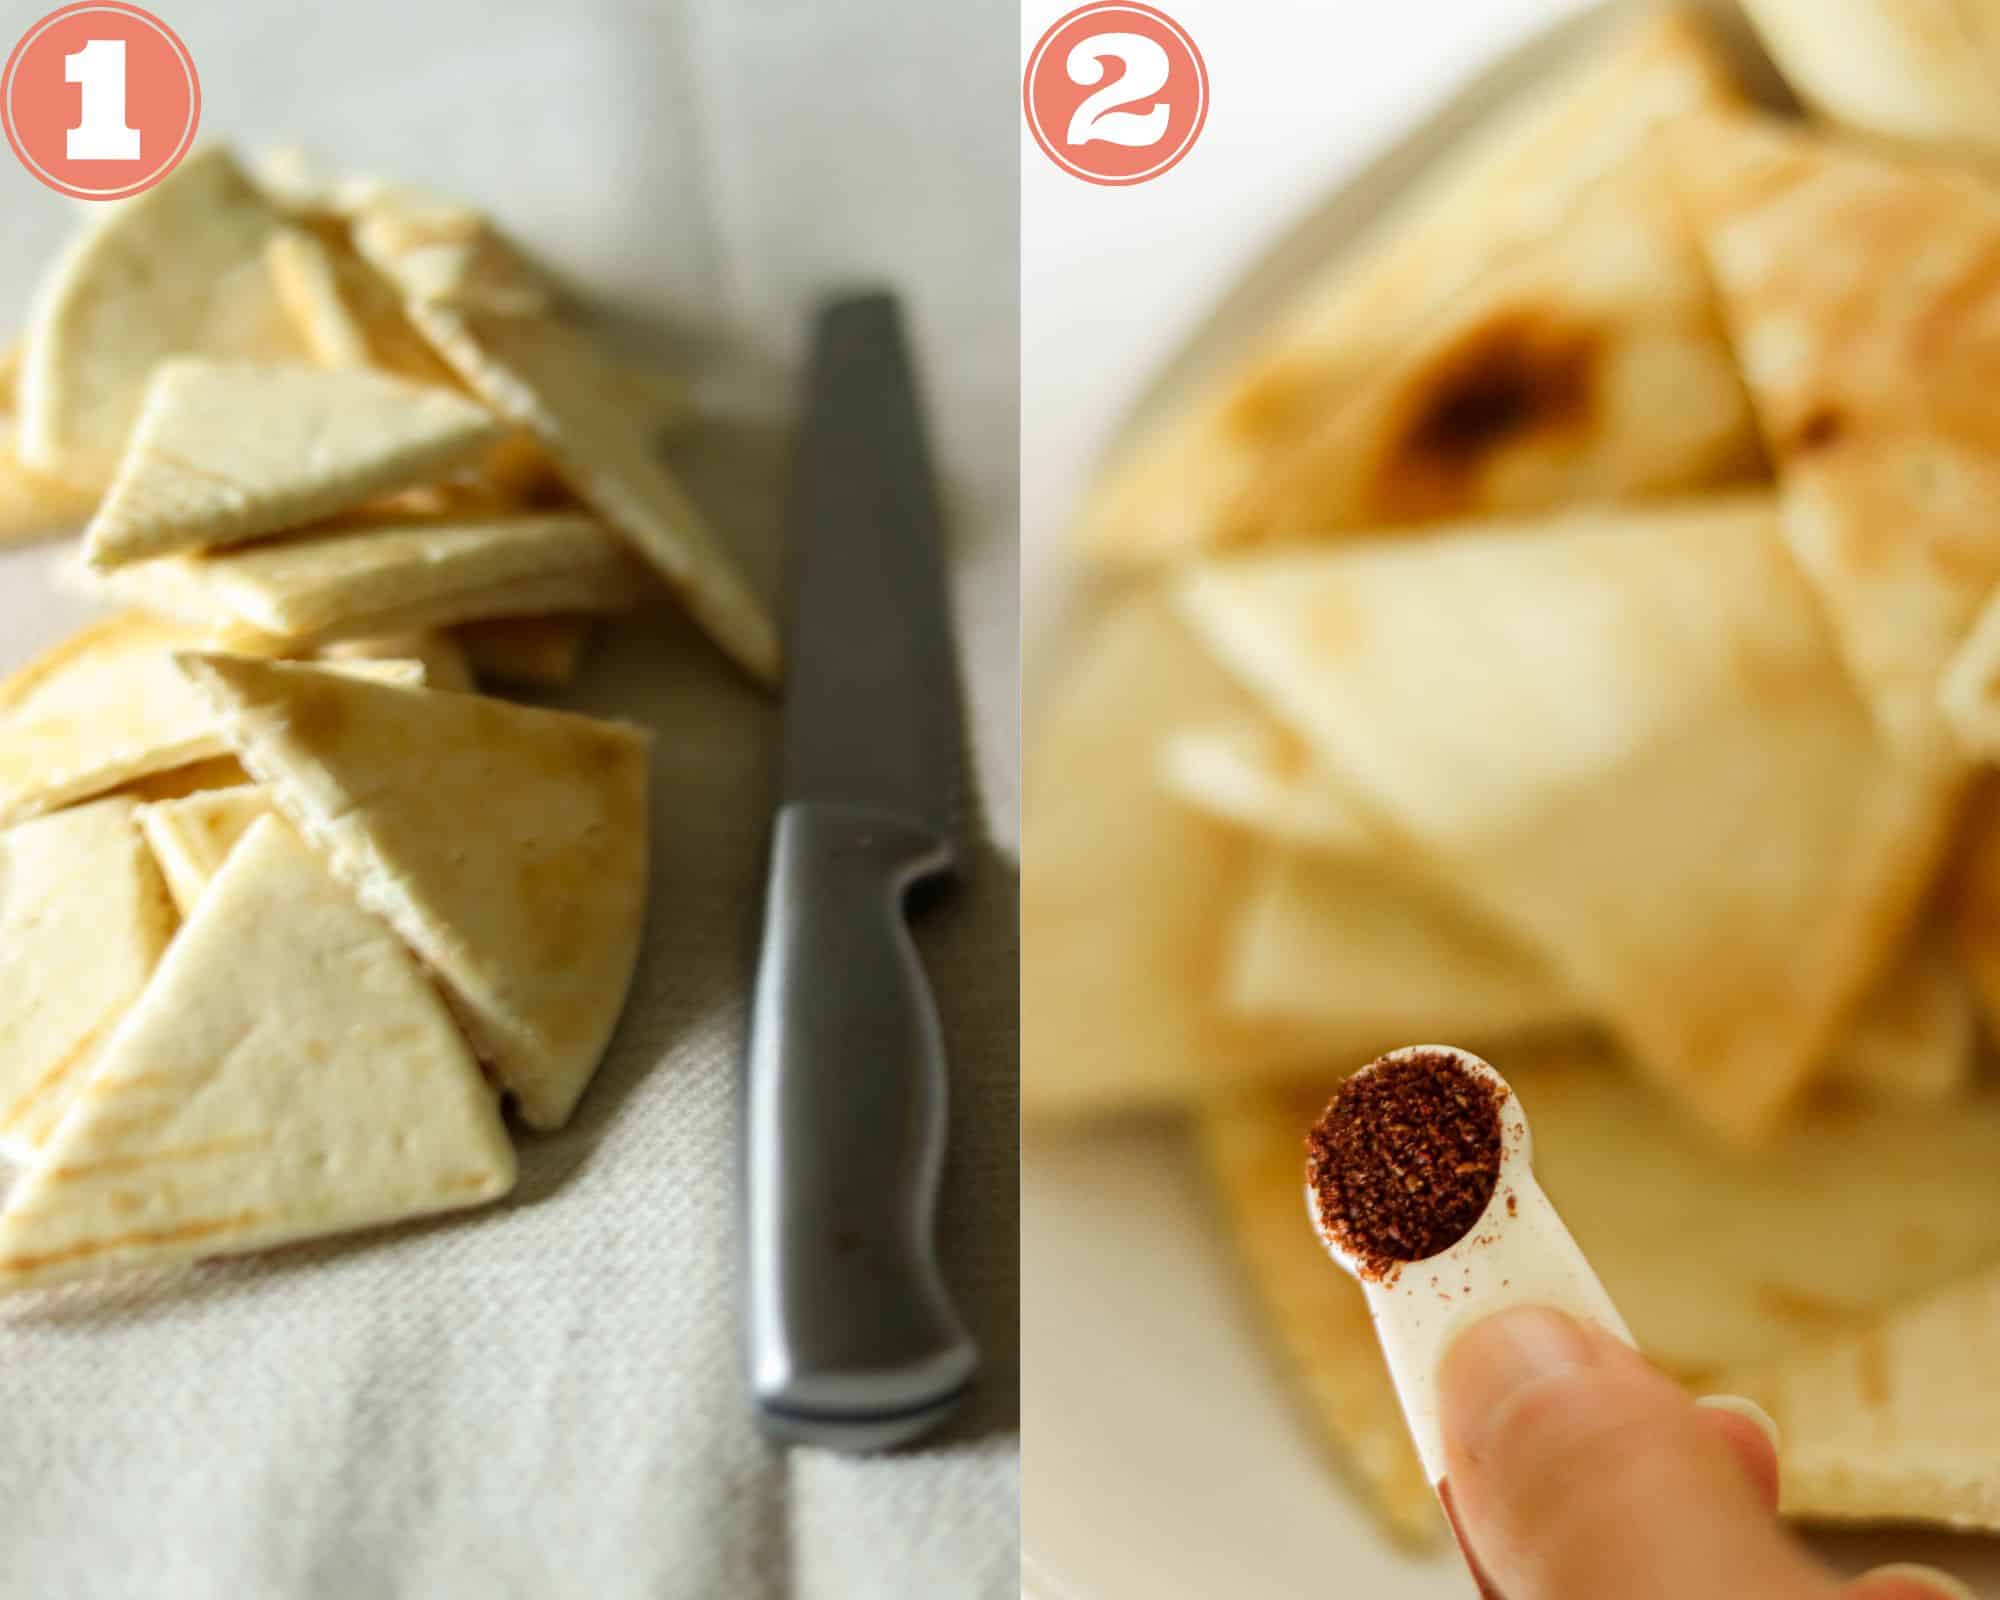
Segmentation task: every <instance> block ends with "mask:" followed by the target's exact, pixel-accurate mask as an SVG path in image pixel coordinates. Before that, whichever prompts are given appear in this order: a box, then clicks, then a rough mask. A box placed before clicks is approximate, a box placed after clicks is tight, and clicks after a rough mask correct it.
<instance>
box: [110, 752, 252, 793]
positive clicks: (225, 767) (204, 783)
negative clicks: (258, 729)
mask: <svg viewBox="0 0 2000 1600" xmlns="http://www.w3.org/2000/svg"><path fill="white" fill-rule="evenodd" d="M249 782H250V774H249V773H247V772H245V771H244V770H243V763H242V762H240V761H238V760H237V759H236V758H235V757H234V756H214V757H212V758H211V759H209V760H207V761H197V762H195V763H193V765H191V766H185V767H174V768H171V769H170V770H168V771H166V772H149V773H147V774H146V776H145V777H143V778H134V779H133V780H132V781H131V782H130V783H121V784H120V785H119V786H118V787H117V789H115V790H114V791H113V793H115V794H123V795H130V796H131V797H132V798H133V799H134V800H137V801H140V802H141V803H142V804H150V803H152V802H153V801H155V800H184V799H186V798H187V797H188V796H189V795H191V794H207V793H209V792H210V791H211V790H215V789H237V788H241V787H242V786H243V785H245V784H247V783H249Z"/></svg>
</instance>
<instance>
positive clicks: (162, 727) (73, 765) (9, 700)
mask: <svg viewBox="0 0 2000 1600" xmlns="http://www.w3.org/2000/svg"><path fill="white" fill-rule="evenodd" d="M206 637H207V635H206V633H205V632H204V631H203V630H202V629H199V628H194V627H188V626H185V625H183V624H180V623H174V622H163V621H160V620H158V619H157V618H154V617H149V616H145V615H143V614H141V613H139V612H124V613H121V614H119V615H117V616H113V617H107V618H105V619H104V620H103V621H101V622H97V623H93V624H91V625H90V626H89V627H87V628H84V629H82V630H81V631H80V632H78V633H75V634H72V635H71V636H70V637H69V638H67V639H65V640H63V641H62V642H61V643H60V644H58V645H56V646H54V647H53V648H52V649H50V650H47V651H44V652H43V653H42V654H41V655H40V656H38V657H36V658H35V659H34V660H33V661H31V662H29V663H28V664H27V665H26V666H24V667H22V668H21V669H20V670H19V671H17V672H15V673H14V674H13V676H12V677H10V678H8V679H7V681H6V682H5V683H0V729H4V737H0V821H14V820H18V819H20V818H22V817H28V816H33V815H35V814H37V813H38V812H42V811H50V810H53V809H55V808H56V807H58V806H64V805H68V804H70V803H72V802H73V801H77V800H86V799H89V798H90V797H91V796H92V795H96V794H102V793H104V792H105V791H107V790H110V789H114V788H117V787H119V786H120V785H121V784H125V783H129V782H131V781H132V780H134V779H137V778H142V777H145V776H146V775H148V774H150V773H155V772H165V771H169V770H171V769H173V768H176V767H183V766H188V765H191V764H192V763H194V762H197V761H205V760H208V759H210V758H211V757H215V756H221V755H227V754H228V746H227V745H226V744H225V743H224V742H223V739H222V735H221V734H220V732H218V731H217V729H216V726H215V719H214V717H213V716H212V715H210V713H209V710H208V707H207V706H206V705H205V704H203V702H202V700H201V697H200V696H199V695H197V694H195V693H194V692H193V691H192V690H191V689H190V688H189V687H188V684H187V680H186V679H185V678H183V677H182V676H181V675H180V673H179V672H177V671H176V670H175V668H174V663H173V657H172V652H173V651H175V650H187V649H198V648H200V647H201V645H202V644H203V643H204V641H205V639H206Z"/></svg>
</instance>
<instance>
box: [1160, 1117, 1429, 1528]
mask: <svg viewBox="0 0 2000 1600" xmlns="http://www.w3.org/2000/svg"><path fill="white" fill-rule="evenodd" d="M1332 1087H1333V1085H1332V1083H1331V1082H1329V1083H1326V1084H1322V1085H1321V1086H1319V1087H1317V1088H1312V1089H1303V1090H1301V1089H1295V1088H1272V1089H1266V1090H1259V1091H1255V1092H1242V1093H1238V1094H1235V1095H1232V1096H1230V1097H1229V1098H1228V1099H1226V1100H1223V1101H1220V1102H1218V1103H1217V1104H1215V1105H1214V1106H1212V1107H1210V1108H1208V1109H1206V1110H1204V1111H1203V1112H1202V1114H1201V1119H1200V1124H1199V1127H1200V1133H1201V1147H1202V1154H1203V1156H1204V1157H1205V1159H1206V1162H1207V1166H1208V1169H1209V1174H1210V1176H1211V1177H1212V1178H1213V1180H1214V1183H1215V1187H1216V1192H1217V1195H1218V1197H1219V1198H1220V1200H1221V1202H1222V1207H1223V1219H1224V1221H1225V1222H1226V1224H1227V1225H1228V1228H1229V1233H1230V1238H1231V1241H1232V1242H1233V1243H1234V1245H1235V1247H1236V1252H1237V1257H1238V1259H1239V1260H1240V1261H1241V1262H1242V1265H1243V1270H1244V1272H1245V1274H1246V1275H1247V1277H1248V1279H1249V1287H1250V1289H1251V1290H1252V1292H1253V1293H1254V1294H1255V1296H1256V1299H1257V1302H1258V1305H1259V1307H1260V1308H1261V1309H1262V1311H1263V1313H1264V1325H1265V1329H1266V1331H1267V1332H1268V1333H1269V1335H1270V1337H1271V1341H1272V1343H1273V1344H1274V1346H1275V1351H1274V1353H1275V1354H1276V1355H1277V1357H1278V1358H1279V1360H1280V1361H1281V1362H1282V1364H1283V1367H1284V1369H1285V1372H1286V1374H1287V1376H1288V1377H1289V1378H1290V1379H1291V1380H1292V1383H1293V1385H1294V1387H1295V1388H1296V1389H1297V1390H1298V1392H1299V1398H1300V1399H1301V1400H1302V1401H1303V1402H1304V1403H1305V1405H1306V1406H1307V1407H1308V1408H1309V1409H1310V1411H1311V1414H1312V1417H1313V1420H1314V1421H1315V1422H1316V1423H1317V1424H1318V1425H1319V1428H1320V1430H1321V1432H1322V1433H1323V1434H1324V1435H1325V1437H1326V1438H1327V1440H1328V1441H1329V1442H1330V1443H1331V1444H1332V1445H1333V1447H1334V1449H1335V1451H1336V1452H1337V1454H1338V1455H1339V1457H1340V1459H1341V1461H1342V1462H1343V1464H1344V1465H1345V1466H1346V1467H1347V1469H1348V1471H1349V1473H1350V1474H1351V1475H1352V1476H1353V1477H1354V1478H1356V1479H1358V1480H1359V1482H1360V1484H1361V1486H1362V1487H1363V1488H1364V1489H1365V1490H1366V1491H1367V1493H1368V1496H1369V1498H1370V1500H1371V1501H1372V1502H1373V1504H1374V1507H1375V1509H1376V1510H1377V1511H1378V1512H1379V1513H1380V1514H1381V1516H1382V1518H1383V1520H1384V1521H1385V1522H1386V1523H1387V1524H1388V1526H1389V1529H1390V1531H1391V1532H1393V1533H1394V1534H1396V1535H1397V1536H1398V1537H1400V1538H1402V1539H1404V1540H1406V1541H1408V1542H1410V1543H1412V1544H1417V1545H1428V1544H1431V1543H1433V1542H1435V1541H1436V1540H1437V1539H1438V1537H1439V1536H1440V1535H1441V1534H1442V1533H1443V1532H1444V1523H1443V1520H1442V1519H1441V1518H1440V1517H1439V1516H1438V1509H1437V1501H1436V1499H1435V1498H1434V1497H1433V1495H1432V1494H1431V1486H1430V1481H1429V1479H1428V1478H1426V1477H1425V1476H1424V1469H1423V1466H1422V1464H1421V1463H1420V1462H1419V1461H1418V1460H1417V1453H1416V1450H1415V1449H1414V1448H1413V1447H1412V1446H1411V1444H1410V1432H1409V1428H1408V1427H1407V1426H1406V1425H1405V1423H1404V1421H1403V1411H1402V1406H1401V1405H1400V1404H1399V1403H1398V1401H1397V1399H1396V1390H1395V1386H1394V1385H1393V1384H1392V1383H1391V1382H1390V1381H1389V1370H1388V1368H1387V1367H1386V1366H1385V1365H1384V1364H1383V1361H1382V1352H1381V1349H1380V1347H1379V1346H1378V1345H1377V1344H1376V1342H1375V1328H1374V1324H1373V1323H1372V1322H1371V1321H1370V1319H1369V1316H1368V1302H1367V1301H1366V1300H1365V1299H1363V1298H1362V1294H1361V1287H1360V1285H1359V1284H1357V1283H1356V1282H1355V1281H1354V1280H1353V1279H1352V1278H1350V1277H1348V1275H1347V1274H1346V1273H1344V1272H1341V1271H1340V1270H1339V1269H1338V1268H1336V1267H1335V1266H1334V1265H1333V1263H1331V1262H1330V1261H1328V1260H1327V1258H1326V1252H1325V1250H1323V1249H1322V1248H1321V1247H1320V1243H1319V1241H1318V1239H1316V1238H1315V1237H1314V1236H1313V1231H1312V1229H1311V1228H1310V1227H1308V1226H1307V1225H1306V1221H1305V1209H1304V1207H1303V1206H1302V1205H1301V1204H1300V1201H1299V1193H1300V1185H1301V1184H1302V1183H1303V1182H1304V1181H1305V1134H1306V1129H1307V1128H1309V1127H1311V1126H1312V1124H1313V1121H1314V1119H1315V1118H1317V1117H1318V1116H1319V1114H1320V1112H1321V1111H1322V1110H1324V1109H1325V1107H1326V1100H1327V1096H1328V1094H1329V1093H1330V1092H1331V1090H1332Z"/></svg>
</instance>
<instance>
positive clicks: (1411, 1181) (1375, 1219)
mask: <svg viewBox="0 0 2000 1600" xmlns="http://www.w3.org/2000/svg"><path fill="white" fill-rule="evenodd" d="M1506 1098H1507V1091H1506V1090H1505V1089H1503V1088H1499V1087H1497V1086H1495V1085H1494V1084H1492V1083H1489V1082H1488V1081H1487V1080H1485V1079H1484V1078H1479V1077H1475V1076H1473V1075H1472V1074H1470V1073H1468V1072H1466V1071H1465V1070H1464V1069H1463V1068H1462V1067H1460V1066H1459V1064H1458V1061H1457V1059H1456V1058H1455V1057H1453V1056H1451V1055H1448V1054H1446V1053H1445V1052H1444V1051H1441V1050H1432V1051H1424V1052H1422V1053H1420V1054H1417V1055H1410V1056H1399V1057H1396V1058H1393V1059H1392V1058H1390V1057H1386V1056H1385V1057H1383V1058H1382V1059H1381V1060H1379V1061H1377V1062H1375V1063H1374V1064H1373V1065H1372V1066H1370V1067H1369V1068H1367V1069H1366V1070H1365V1071H1362V1072H1358V1073H1356V1074H1355V1075H1354V1076H1353V1077H1352V1078H1350V1079H1348V1080H1347V1082H1346V1083H1345V1084H1344V1085H1342V1087H1341V1090H1340V1093H1339V1094H1337V1095H1335V1096H1334V1097H1333V1101H1332V1103H1331V1104H1330V1105H1328V1106H1327V1108H1326V1110H1325V1111H1324V1112H1322V1113H1321V1114H1320V1119H1319V1121H1318V1122H1316V1123H1315V1124H1314V1125H1313V1128H1312V1131H1311V1132H1310V1133H1309V1134H1307V1135H1306V1181H1307V1182H1308V1183H1309V1184H1310V1185H1311V1186H1312V1189H1313V1193H1314V1195H1315V1196H1316V1197H1317V1200H1318V1209H1319V1215H1320V1220H1321V1222H1322V1224H1323V1225H1324V1226H1325V1227H1326V1229H1327V1230H1328V1232H1330V1233H1331V1234H1332V1235H1333V1239H1334V1243H1336V1244H1337V1245H1339V1246H1340V1248H1341V1249H1342V1250H1344V1251H1345V1252H1346V1253H1347V1254H1348V1255H1349V1256H1351V1257H1352V1258H1353V1259H1354V1262H1355V1265H1356V1267H1357V1269H1358V1270H1359V1271H1360V1273H1361V1275H1362V1276H1363V1277H1365V1278H1373V1279H1380V1278H1385V1277H1388V1276H1390V1275H1392V1274H1393V1273H1394V1272H1395V1271H1396V1270H1397V1268H1398V1267H1400V1266H1401V1265H1402V1264H1403V1263H1405V1262H1409V1261H1423V1260H1426V1259H1428V1258H1429V1257H1431V1256H1434V1255H1437V1254H1438V1253H1439V1252H1440V1251H1444V1250H1448V1249H1450V1248H1451V1247H1452V1246H1453V1245H1455V1244H1456V1243H1458V1241H1459V1240H1460V1239H1462V1238H1464V1237H1465V1235H1466V1233H1467V1232H1468V1231H1469V1230H1470V1229H1471V1228H1472V1225H1473V1224H1474V1223H1476V1222H1477V1221H1478V1220H1479V1217H1480V1214H1481V1213H1482V1212H1483V1211H1485V1209H1486V1203H1487V1202H1488V1201H1489V1200H1491V1199H1492V1198H1493V1187H1494V1184H1495V1183H1496V1182H1497V1181H1498V1179H1499V1176H1500V1134H1501V1128H1500V1108H1501V1106H1502V1105H1503V1104H1504V1103H1505V1101H1506Z"/></svg>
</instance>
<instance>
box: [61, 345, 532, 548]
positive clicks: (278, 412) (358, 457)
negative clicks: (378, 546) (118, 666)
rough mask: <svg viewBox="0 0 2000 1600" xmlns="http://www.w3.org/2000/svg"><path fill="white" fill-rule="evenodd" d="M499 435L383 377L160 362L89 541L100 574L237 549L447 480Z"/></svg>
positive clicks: (442, 392) (443, 397)
mask: <svg viewBox="0 0 2000 1600" xmlns="http://www.w3.org/2000/svg"><path fill="white" fill-rule="evenodd" d="M502 432H503V429H502V427H501V424H500V423H499V422H498V421H497V420H495V419H494V417H493V416H492V415H491V414H490V413H488V412H486V411H485V410H483V409H482V408H481V407H479V406H477V405H475V404H473V402H472V401H470V400H467V399H465V398H464V397H462V396H461V395H458V394H455V393H453V392H452V391H451V390H449V389H440V388H434V387H429V386H426V385H422V384H415V383H408V382H405V381H404V380H402V379H400V378H392V377H389V376H387V375H385V374H383V373H379V372H368V371H364V370H360V369H355V368H346V369H333V368H324V367H307V366H299V365H279V364H261V365H260V364H257V363H252V362H243V361H231V362H224V361H201V360H192V359H189V360H180V361H169V362H166V363H164V364H163V365H162V366H161V367H160V368H159V369H158V370H157V371H156V372H155V373H154V375H153V378H152V381H151V382H150V383H149V384H148V385H147V387H146V399H145V405H144V408H143V409H142V410H141V411H140V413H139V420H138V423H137V425H136V426H135V427H134V429H133V432H132V440H131V443H130V444H129V445H127V447H126V450H125V454H124V457H123V458H122V459H121V460H120V462H119V464H118V475H117V476H116V477H115V478H114V479H112V482H111V487H110V489H109V490H107V491H106V493H105V496H104V503H103V504H102V505H101V506H100V507H99V508H98V511H97V515H96V516H95V517H93V518H92V519H91V523H90V526H89V528H88V529H86V530H85V533H84V557H85V559H86V560H87V561H88V562H89V563H90V564H91V565H92V566H94V567H100V568H103V567H116V566H122V565H124V564H125V563H126V562H129V561H143V560H146V559H147V558H149V557H152V556H160V555H168V554H171V553H173V552H175V551H181V550H200V549H212V548H215V547H217V546H221V545H232V544H241V543H243V542H244V541H245V540H249V539H256V538H260V537H262V536H264V535H266V534H273V533H279V532H282V531H284V530H286V529H291V528H298V527H301V526H303V525H304V524H306V523H309V522H316V521H318V520H319V519H321V518H323V517H330V516H333V515H334V514H335V513H337V512H341V511H347V510H350V509H351V508H353V507H355V506H358V505H360V504H362V503H363V502H364V501H368V500H373V499H376V498H377V497H379V496H382V495H387V494H392V493H394V492H395V491H396V490H399V489H407V488H412V487H414V486H416V485H418V484H422V483H428V482H430V481H432V480H433V479H436V478H440V477H443V476H444V475H445V474H446V473H447V472H449V471H450V470H451V469H453V468H455V467H458V466H462V465H464V464H465V463H467V462H469V461H472V460H475V459H477V458H478V457H479V456H480V455H481V454H482V453H483V452H484V451H486V450H487V449H488V448H489V447H490V446H491V445H492V444H493V443H494V442H495V441H496V440H498V439H499V437H500V435H501V433H502Z"/></svg>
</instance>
